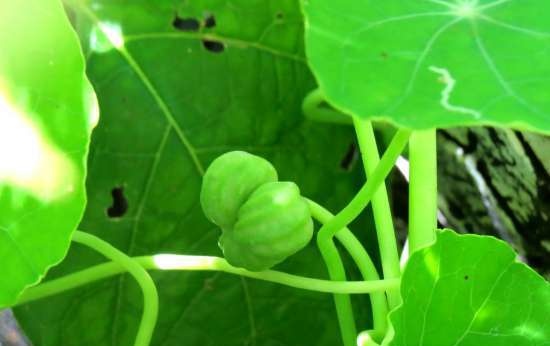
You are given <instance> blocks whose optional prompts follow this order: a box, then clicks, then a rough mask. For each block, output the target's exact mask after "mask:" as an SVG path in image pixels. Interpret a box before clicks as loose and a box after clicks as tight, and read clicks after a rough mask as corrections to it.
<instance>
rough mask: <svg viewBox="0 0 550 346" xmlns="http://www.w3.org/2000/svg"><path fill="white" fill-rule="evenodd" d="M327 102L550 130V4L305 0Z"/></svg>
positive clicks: (309, 43) (366, 113)
mask: <svg viewBox="0 0 550 346" xmlns="http://www.w3.org/2000/svg"><path fill="white" fill-rule="evenodd" d="M303 8H304V11H305V14H306V20H307V23H306V24H307V25H306V47H307V55H308V57H309V60H310V65H311V67H312V69H313V71H314V74H315V75H316V77H317V79H318V81H319V83H320V84H321V86H322V89H323V91H324V92H325V94H326V97H327V98H328V100H329V101H330V102H331V103H333V105H335V106H336V107H338V108H340V109H342V110H344V111H346V112H348V113H351V114H354V115H356V116H361V117H366V118H376V119H385V120H389V121H391V122H393V123H395V124H397V125H400V126H404V127H409V128H413V129H420V128H432V127H449V126H456V125H479V124H492V125H502V126H513V127H516V128H522V129H532V130H539V131H545V132H548V131H550V98H549V97H548V92H547V91H548V90H549V89H550V79H548V78H547V76H548V75H550V20H548V16H546V15H545V13H547V12H548V11H549V10H550V3H549V2H548V1H545V0H523V1H519V0H515V1H514V0H490V1H488V0H480V1H477V0H456V1H450V0H449V1H447V0H445V1H443V0H429V1H425V0H414V1H402V0H385V1H377V0H363V1H357V0H340V1H333V0H303Z"/></svg>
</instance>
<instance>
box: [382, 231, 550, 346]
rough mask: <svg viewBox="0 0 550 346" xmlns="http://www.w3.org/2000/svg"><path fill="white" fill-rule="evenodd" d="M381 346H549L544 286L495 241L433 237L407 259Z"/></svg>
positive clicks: (549, 306)
mask: <svg viewBox="0 0 550 346" xmlns="http://www.w3.org/2000/svg"><path fill="white" fill-rule="evenodd" d="M401 292H402V294H403V301H404V303H403V305H402V306H401V307H399V308H397V310H395V311H394V312H392V313H391V315H390V316H391V322H392V325H393V329H394V333H395V335H394V336H393V339H391V341H390V340H389V339H388V340H386V342H385V343H384V345H387V344H389V345H392V346H402V345H423V346H432V345H433V346H478V345H484V346H510V345H514V346H543V345H548V343H549V341H550V322H549V320H548V316H550V284H549V283H548V282H546V281H545V280H544V278H542V277H541V276H539V275H538V274H537V273H536V272H535V271H533V270H532V269H531V268H529V267H528V266H526V265H525V264H523V263H519V262H517V261H516V254H515V253H514V251H512V249H511V248H510V246H508V245H507V244H506V243H504V242H503V241H500V240H497V239H496V238H492V237H486V236H478V235H458V234H456V233H454V232H452V231H443V232H441V233H439V234H438V237H437V242H436V243H435V244H434V245H433V246H431V247H428V248H425V249H423V250H421V251H418V252H416V253H414V254H413V255H412V256H411V258H410V260H409V262H408V263H407V267H406V269H405V272H404V274H403V278H402V283H401Z"/></svg>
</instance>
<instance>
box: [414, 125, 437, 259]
mask: <svg viewBox="0 0 550 346" xmlns="http://www.w3.org/2000/svg"><path fill="white" fill-rule="evenodd" d="M409 162H410V167H409V174H410V178H409V253H410V254H412V253H413V252H414V251H416V250H418V249H420V248H422V247H424V246H427V245H429V244H431V243H432V242H434V241H435V231H436V229H437V143H436V130H435V129H430V130H423V131H414V132H413V133H412V135H411V139H410V142H409Z"/></svg>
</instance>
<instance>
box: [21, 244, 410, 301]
mask: <svg viewBox="0 0 550 346" xmlns="http://www.w3.org/2000/svg"><path fill="white" fill-rule="evenodd" d="M131 260H132V261H133V262H134V263H135V264H136V265H138V266H140V267H141V268H142V269H148V270H176V271H177V270H183V271H221V272H226V273H230V274H235V275H240V276H245V277H249V278H253V279H258V280H263V281H269V282H273V283H277V284H282V285H286V286H290V287H294V288H299V289H305V290H310V291H316V292H322V293H336V294H365V293H373V292H383V291H386V290H389V289H392V288H395V287H398V286H399V280H393V279H392V280H375V281H346V282H337V281H330V280H321V279H313V278H307V277H303V276H298V275H292V274H287V273H283V272H279V271H274V270H266V271H262V272H251V271H248V270H246V269H242V268H237V267H233V266H231V265H230V264H229V263H227V261H226V260H225V259H223V258H220V257H212V256H188V255H175V254H157V255H152V256H140V257H132V258H131ZM126 271H127V269H126V267H125V266H124V265H122V264H121V263H119V262H107V263H102V264H98V265H95V266H93V267H90V268H87V269H83V270H81V271H78V272H75V273H72V274H68V275H66V276H63V277H60V278H58V279H53V280H50V281H46V282H44V283H42V284H40V285H38V286H35V287H31V288H28V289H27V290H25V291H24V292H23V293H22V294H21V296H20V297H19V300H18V301H17V303H16V305H21V304H25V303H29V302H32V301H35V300H38V299H42V298H46V297H49V296H51V295H54V294H58V293H61V292H64V291H67V290H70V289H73V288H77V287H80V286H83V285H86V284H89V283H91V282H95V281H98V280H102V279H106V278H108V277H111V276H114V275H118V274H121V273H124V272H126Z"/></svg>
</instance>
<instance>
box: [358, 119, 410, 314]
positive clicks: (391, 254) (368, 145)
mask: <svg viewBox="0 0 550 346" xmlns="http://www.w3.org/2000/svg"><path fill="white" fill-rule="evenodd" d="M353 124H354V126H355V132H356V134H357V139H358V142H359V149H360V151H361V158H362V161H363V166H364V169H365V173H366V176H367V178H370V177H371V176H372V174H373V173H374V170H375V169H376V166H377V165H378V163H379V162H380V156H379V153H378V146H377V144H376V138H375V135H374V130H373V128H372V124H371V122H370V121H368V120H363V119H360V118H358V117H353ZM372 210H373V214H374V222H375V224H376V234H377V237H378V246H379V249H380V259H381V261H382V271H383V273H384V278H387V279H390V278H391V279H396V278H399V277H401V268H400V266H399V253H398V251H397V241H396V238H395V230H394V227H393V217H392V212H391V208H390V202H389V200H388V192H387V190H386V184H383V183H382V184H380V186H379V187H378V189H377V190H376V192H375V193H374V196H373V197H372ZM387 295H388V303H389V306H390V309H393V308H395V307H396V306H398V305H399V304H400V303H401V294H400V292H399V289H396V290H391V291H388V292H387Z"/></svg>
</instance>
